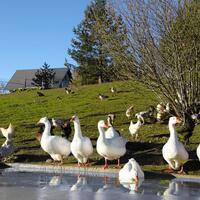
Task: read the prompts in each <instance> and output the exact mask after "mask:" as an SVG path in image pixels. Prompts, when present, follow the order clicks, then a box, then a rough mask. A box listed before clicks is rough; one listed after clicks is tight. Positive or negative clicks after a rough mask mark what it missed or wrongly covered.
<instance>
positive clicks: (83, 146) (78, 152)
mask: <svg viewBox="0 0 200 200" xmlns="http://www.w3.org/2000/svg"><path fill="white" fill-rule="evenodd" d="M71 121H72V122H73V123H74V131H75V132H74V137H73V140H72V142H71V152H72V154H73V155H74V157H75V158H76V159H77V160H78V165H79V166H80V165H82V164H83V165H84V164H86V163H87V162H88V158H89V156H90V155H91V154H92V153H93V146H92V142H91V140H90V138H89V137H86V136H83V135H82V132H81V126H80V121H79V118H78V116H76V115H74V116H73V117H72V118H71Z"/></svg>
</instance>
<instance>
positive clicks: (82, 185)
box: [70, 175, 92, 192]
mask: <svg viewBox="0 0 200 200" xmlns="http://www.w3.org/2000/svg"><path fill="white" fill-rule="evenodd" d="M70 191H85V192H92V188H91V187H90V186H89V184H88V182H87V178H86V177H85V176H81V175H79V176H78V178H77V182H76V183H75V184H74V185H72V187H71V189H70Z"/></svg>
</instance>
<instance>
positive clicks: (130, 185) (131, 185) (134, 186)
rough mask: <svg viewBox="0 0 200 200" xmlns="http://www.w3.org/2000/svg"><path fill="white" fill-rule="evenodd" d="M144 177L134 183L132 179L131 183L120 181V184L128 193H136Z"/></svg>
mask: <svg viewBox="0 0 200 200" xmlns="http://www.w3.org/2000/svg"><path fill="white" fill-rule="evenodd" d="M143 181H144V178H140V179H139V181H138V182H137V183H136V182H135V181H133V182H132V183H130V182H129V183H126V182H120V184H121V185H122V186H123V187H125V188H126V189H128V190H129V194H138V193H140V192H138V188H139V187H140V186H141V185H142V183H143Z"/></svg>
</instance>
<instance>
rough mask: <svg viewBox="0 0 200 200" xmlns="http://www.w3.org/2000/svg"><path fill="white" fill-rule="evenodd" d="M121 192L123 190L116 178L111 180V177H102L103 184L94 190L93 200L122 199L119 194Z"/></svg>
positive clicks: (123, 192) (122, 192) (121, 193)
mask: <svg viewBox="0 0 200 200" xmlns="http://www.w3.org/2000/svg"><path fill="white" fill-rule="evenodd" d="M123 194H125V191H124V189H123V187H121V185H120V184H119V181H118V179H117V178H116V179H115V180H114V182H113V179H112V181H110V180H109V178H108V177H104V178H103V185H101V187H99V188H98V189H97V190H96V193H95V200H104V199H116V198H118V199H123V198H122V196H121V195H123Z"/></svg>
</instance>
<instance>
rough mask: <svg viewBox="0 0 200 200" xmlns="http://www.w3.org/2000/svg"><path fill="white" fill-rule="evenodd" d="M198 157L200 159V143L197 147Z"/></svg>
mask: <svg viewBox="0 0 200 200" xmlns="http://www.w3.org/2000/svg"><path fill="white" fill-rule="evenodd" d="M197 157H198V159H199V161H200V144H199V146H198V147H197Z"/></svg>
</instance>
